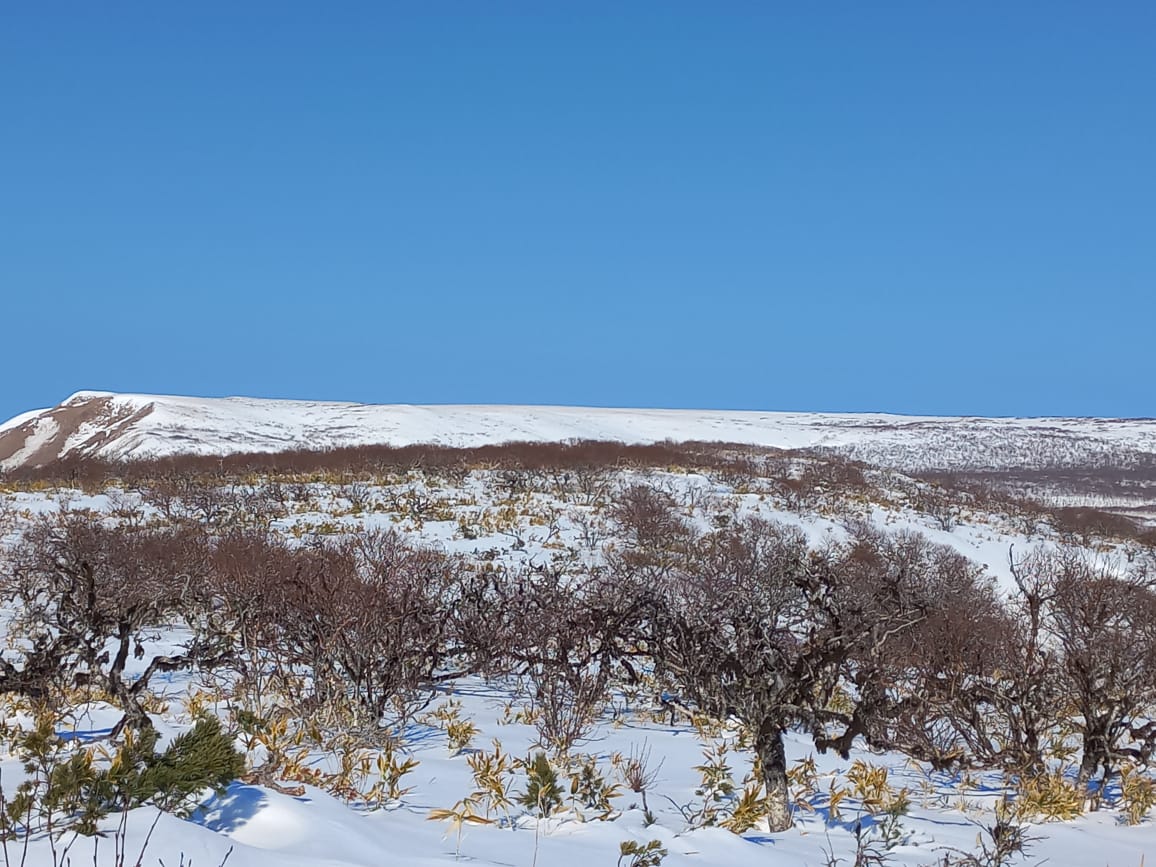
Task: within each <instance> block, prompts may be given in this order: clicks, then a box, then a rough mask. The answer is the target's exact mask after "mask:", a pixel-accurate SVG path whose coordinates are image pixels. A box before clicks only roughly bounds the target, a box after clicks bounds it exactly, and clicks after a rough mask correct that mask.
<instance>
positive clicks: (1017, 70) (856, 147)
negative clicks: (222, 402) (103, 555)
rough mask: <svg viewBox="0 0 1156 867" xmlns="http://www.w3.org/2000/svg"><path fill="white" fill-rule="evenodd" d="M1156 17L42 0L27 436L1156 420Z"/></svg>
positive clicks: (23, 257)
mask: <svg viewBox="0 0 1156 867" xmlns="http://www.w3.org/2000/svg"><path fill="white" fill-rule="evenodd" d="M1154 290H1156V4H1154V3H1152V2H1150V0H1145V2H1133V3H1124V2H1119V3H1090V2H1086V0H1081V2H1049V3H1008V2H998V3H994V2H993V3H932V2H926V0H919V2H910V3H888V2H879V3H866V2H860V0H856V2H847V3H822V4H820V3H790V4H787V3H773V2H746V3H744V2H733V3H708V2H700V3H683V2H671V0H663V2H657V0H655V2H645V3H643V2H638V3H634V2H613V3H597V2H582V3H565V4H563V3H553V2H526V3H500V2H496V3H491V2H480V0H470V2H460V3H442V2H434V0H421V2H413V3H390V2H380V0H379V2H362V3H355V2H341V3H320V2H309V3H303V2H283V0H279V2H254V0H245V2H227V3H226V2H207V0H198V2H182V3H177V2H118V3H97V2H91V0H85V2H75V3H55V2H53V3H37V2H10V3H5V4H3V6H2V7H0V303H2V308H0V309H2V320H3V322H2V326H0V346H2V351H3V357H4V366H3V378H2V379H0V416H4V417H7V416H9V415H13V414H15V413H17V412H20V411H23V410H26V409H31V408H34V407H38V406H44V405H51V404H53V403H56V402H57V401H59V400H60V399H62V398H63V397H64V396H66V395H67V394H69V393H71V392H72V391H75V390H77V389H82V388H85V389H87V388H93V389H107V390H115V391H138V392H161V393H176V394H202V395H228V394H245V395H256V396H269V397H301V398H329V399H339V400H360V401H367V402H407V403H465V402H470V403H482V402H484V403H557V404H591V405H619V406H669V407H718V408H739V409H747V408H749V409H806V410H887V411H896V412H908V413H945V414H992V415H996V414H999V415H1010V414H1035V415H1039V414H1078V415H1127V416H1156V351H1154V346H1153V338H1154V335H1156V301H1154V300H1153V294H1154Z"/></svg>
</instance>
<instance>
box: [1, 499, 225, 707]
mask: <svg viewBox="0 0 1156 867" xmlns="http://www.w3.org/2000/svg"><path fill="white" fill-rule="evenodd" d="M208 554H209V546H208V542H207V539H206V537H205V535H204V534H203V532H201V531H200V530H199V529H197V528H195V527H191V526H187V525H182V526H179V527H174V528H164V529H140V528H131V527H127V526H117V525H109V524H106V523H104V522H102V521H100V520H99V519H98V518H96V517H94V516H93V515H91V514H88V513H84V512H64V513H61V514H59V515H52V516H48V517H45V518H42V519H39V520H37V521H36V522H34V523H33V524H32V525H31V526H30V527H29V528H28V529H27V530H26V531H25V532H24V533H23V535H22V537H21V539H20V541H19V542H18V543H17V544H16V545H15V546H14V548H13V549H12V550H11V552H10V553H9V555H8V557H7V558H6V559H5V562H4V568H3V570H2V571H0V595H3V596H4V597H5V598H7V599H9V600H11V601H12V602H13V603H15V605H16V606H17V609H18V612H17V614H16V618H15V620H14V622H13V623H12V633H13V637H14V638H17V639H19V644H18V645H17V646H18V648H19V650H18V652H17V655H18V657H19V658H18V659H17V660H15V661H13V660H9V659H3V660H0V691H7V692H21V693H24V694H26V695H30V696H33V697H37V698H43V699H48V700H51V699H53V698H54V697H57V698H58V697H59V696H60V695H61V694H62V692H63V691H64V690H66V689H68V688H70V687H73V686H80V685H92V686H95V687H98V688H101V689H103V690H105V691H106V692H107V693H108V695H109V696H110V697H111V698H112V700H113V701H115V702H116V703H117V704H118V705H119V706H120V708H121V710H123V711H124V714H125V716H124V719H123V720H122V721H121V723H120V725H118V726H117V730H119V729H120V728H121V726H123V725H125V724H131V725H133V726H134V727H148V726H151V722H150V720H149V718H148V715H147V713H146V712H145V710H144V707H143V705H142V699H143V697H144V694H145V691H146V690H147V688H148V686H149V683H150V680H151V678H152V677H153V675H155V674H156V673H157V672H161V671H174V670H178V669H182V668H189V667H192V666H196V665H213V664H216V662H217V661H219V656H220V653H221V652H222V651H221V648H219V647H217V646H215V643H214V642H213V641H212V640H210V639H208V638H206V637H205V636H204V635H203V633H201V631H200V629H199V619H200V612H202V611H204V610H205V608H206V603H207V599H206V597H205V595H204V591H203V587H204V581H205V577H206V575H207V564H208ZM174 621H178V622H184V623H185V624H186V625H188V626H189V627H190V628H192V629H193V631H194V634H197V635H198V636H199V637H197V638H194V639H193V640H192V641H190V643H189V645H188V646H187V648H186V651H185V653H183V654H179V655H165V654H154V655H152V656H151V658H150V659H149V661H148V663H147V664H146V665H145V667H144V669H143V671H142V672H141V673H139V674H138V675H136V676H130V675H129V674H128V673H127V672H126V668H127V667H128V666H129V662H130V658H131V659H133V660H138V659H142V658H143V657H145V656H146V655H147V653H148V651H147V650H146V645H147V644H148V642H149V640H150V638H153V637H155V634H156V633H157V631H158V630H160V629H162V628H165V627H169V626H171V625H172V624H173V622H174ZM110 647H111V650H110V649H109V648H110Z"/></svg>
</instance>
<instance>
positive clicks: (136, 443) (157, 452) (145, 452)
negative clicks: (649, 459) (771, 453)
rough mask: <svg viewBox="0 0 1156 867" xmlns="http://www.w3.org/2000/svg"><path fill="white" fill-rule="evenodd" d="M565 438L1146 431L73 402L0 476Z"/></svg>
mask: <svg viewBox="0 0 1156 867" xmlns="http://www.w3.org/2000/svg"><path fill="white" fill-rule="evenodd" d="M574 439H592V440H605V441H619V442H625V443H652V442H661V441H663V440H675V441H692V440H699V441H722V442H731V443H739V444H744V445H754V446H765V447H773V448H783V449H799V448H822V449H830V450H833V451H835V452H837V453H839V454H843V455H846V456H849V457H853V458H856V459H859V460H865V461H869V462H872V463H878V464H882V465H887V466H893V467H896V468H899V469H905V470H917V469H932V468H942V469H983V468H991V469H1000V468H1021V469H1022V468H1028V467H1057V466H1059V467H1063V466H1115V467H1120V466H1137V465H1145V466H1147V465H1152V464H1156V420H1150V419H1145V420H1125V419H1082V418H1041V419H1017V418H950V417H918V416H900V415H887V414H875V413H870V414H868V413H864V414H833V413H791V412H750V411H741V412H740V411H717V410H661V409H606V408H586V407H565V406H449V405H439V406H411V405H372V404H356V403H328V402H315V401H294V400H267V399H260V398H244V397H231V398H194V397H175V396H160V395H138V394H112V393H109V392H92V391H84V392H78V393H77V394H74V395H73V396H72V397H70V398H68V399H67V400H65V401H64V402H63V403H61V404H60V405H59V406H56V407H53V408H52V409H48V410H42V411H39V412H33V413H25V414H23V415H21V416H18V417H16V418H15V419H12V420H11V421H9V422H7V423H5V424H3V425H0V469H13V468H16V467H20V466H39V465H43V464H46V463H50V462H52V461H54V460H58V459H60V458H66V457H77V456H91V457H100V458H106V459H132V458H144V457H161V456H168V455H174V454H200V455H217V454H230V453H236V452H275V451H282V450H285V449H295V448H307V449H328V448H339V447H343V446H359V445H374V444H387V445H398V446H401V445H413V444H419V443H420V444H425V443H430V444H439V445H446V446H455V447H470V446H481V445H490V444H497V443H503V442H512V441H531V442H560V441H566V440H574Z"/></svg>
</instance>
